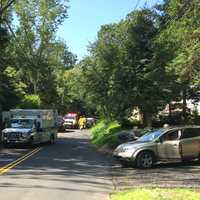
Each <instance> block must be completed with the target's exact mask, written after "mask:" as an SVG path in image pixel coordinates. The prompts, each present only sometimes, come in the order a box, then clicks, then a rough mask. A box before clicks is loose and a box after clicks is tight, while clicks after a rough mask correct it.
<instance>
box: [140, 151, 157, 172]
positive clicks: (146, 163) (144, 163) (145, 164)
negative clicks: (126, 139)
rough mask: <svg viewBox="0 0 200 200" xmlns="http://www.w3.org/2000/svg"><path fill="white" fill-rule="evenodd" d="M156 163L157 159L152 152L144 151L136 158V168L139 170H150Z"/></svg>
mask: <svg viewBox="0 0 200 200" xmlns="http://www.w3.org/2000/svg"><path fill="white" fill-rule="evenodd" d="M154 163H155V157H154V155H153V153H151V152H150V151H143V152H141V153H139V155H138V156H137V158H136V166H137V167H139V168H143V169H149V168H151V167H152V166H153V165H154Z"/></svg>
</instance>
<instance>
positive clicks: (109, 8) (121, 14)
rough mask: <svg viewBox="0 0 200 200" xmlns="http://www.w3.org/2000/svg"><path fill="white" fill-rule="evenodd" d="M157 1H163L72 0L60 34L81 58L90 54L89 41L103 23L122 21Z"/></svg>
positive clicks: (94, 38) (95, 36) (94, 36)
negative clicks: (136, 10)
mask: <svg viewBox="0 0 200 200" xmlns="http://www.w3.org/2000/svg"><path fill="white" fill-rule="evenodd" d="M157 2H161V0H70V2H69V6H70V8H69V9H68V18H67V19H66V20H65V22H64V23H63V25H62V26H61V27H60V28H59V30H58V33H57V35H58V37H59V38H62V39H64V40H65V42H66V43H67V46H68V47H69V50H70V51H71V52H72V53H74V54H76V55H77V56H78V59H79V60H80V59H82V58H84V56H86V55H87V47H88V44H89V42H94V41H95V40H96V38H97V33H98V31H99V30H100V28H101V25H105V24H110V23H114V22H119V21H120V20H121V19H123V18H125V17H126V15H127V14H128V13H130V12H131V11H133V10H134V9H135V8H137V9H139V8H142V7H144V5H145V4H146V6H148V7H149V6H152V5H154V4H155V3H157Z"/></svg>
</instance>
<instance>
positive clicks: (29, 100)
mask: <svg viewBox="0 0 200 200" xmlns="http://www.w3.org/2000/svg"><path fill="white" fill-rule="evenodd" d="M40 106H41V100H40V97H39V96H38V95H25V96H24V99H23V101H22V102H21V104H20V105H19V106H18V108H21V109H38V108H40Z"/></svg>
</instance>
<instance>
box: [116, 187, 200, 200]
mask: <svg viewBox="0 0 200 200" xmlns="http://www.w3.org/2000/svg"><path fill="white" fill-rule="evenodd" d="M183 199H188V200H199V199H200V193H199V192H196V191H193V190H192V189H145V188H144V189H143V188H142V189H134V190H128V191H123V192H118V193H115V194H113V195H112V200H183Z"/></svg>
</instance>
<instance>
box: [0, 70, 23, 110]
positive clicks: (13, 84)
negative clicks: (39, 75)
mask: <svg viewBox="0 0 200 200" xmlns="http://www.w3.org/2000/svg"><path fill="white" fill-rule="evenodd" d="M25 89H26V85H25V84H24V83H23V82H22V81H21V80H20V78H19V73H18V72H17V71H16V70H15V69H14V68H13V67H7V68H5V69H4V70H3V72H2V73H0V91H1V94H2V95H1V96H0V104H1V106H2V108H3V109H4V110H9V109H10V108H13V107H15V106H16V104H18V103H19V102H20V100H21V99H22V97H23V95H24V94H25Z"/></svg>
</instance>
